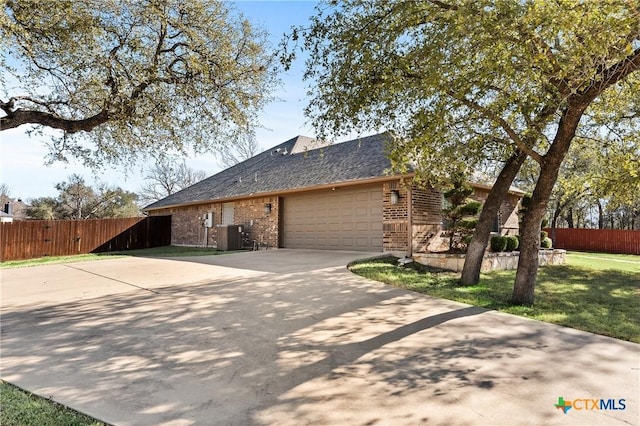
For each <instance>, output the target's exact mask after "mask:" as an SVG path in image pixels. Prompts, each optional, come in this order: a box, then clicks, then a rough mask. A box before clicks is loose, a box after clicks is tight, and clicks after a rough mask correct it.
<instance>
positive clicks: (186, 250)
mask: <svg viewBox="0 0 640 426" xmlns="http://www.w3.org/2000/svg"><path fill="white" fill-rule="evenodd" d="M224 253H231V252H229V251H218V250H216V249H214V248H208V247H179V246H163V247H153V248H148V249H140V250H127V251H117V252H110V253H89V254H78V255H75V256H48V257H39V258H36V259H26V260H10V261H8V262H2V263H0V269H5V268H21V267H25V266H38V265H44V264H52V263H71V262H82V261H85V260H103V259H113V258H116V257H127V256H143V257H144V256H146V257H181V256H211V255H218V254H224Z"/></svg>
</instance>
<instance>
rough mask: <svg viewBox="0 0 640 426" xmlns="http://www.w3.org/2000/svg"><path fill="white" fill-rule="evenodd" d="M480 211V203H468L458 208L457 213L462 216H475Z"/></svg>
mask: <svg viewBox="0 0 640 426" xmlns="http://www.w3.org/2000/svg"><path fill="white" fill-rule="evenodd" d="M481 209H482V203H480V202H478V201H469V202H468V203H467V204H464V205H462V206H460V207H459V208H458V212H459V213H460V215H462V216H476V215H477V214H478V213H480V210H481Z"/></svg>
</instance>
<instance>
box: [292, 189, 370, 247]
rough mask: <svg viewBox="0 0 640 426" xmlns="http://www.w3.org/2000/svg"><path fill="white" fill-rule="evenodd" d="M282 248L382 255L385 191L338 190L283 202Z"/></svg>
mask: <svg viewBox="0 0 640 426" xmlns="http://www.w3.org/2000/svg"><path fill="white" fill-rule="evenodd" d="M282 210H283V214H282V222H283V226H282V229H283V240H282V242H283V246H284V247H286V248H308V249H325V250H358V251H382V188H381V187H380V186H379V185H376V186H366V187H359V188H336V189H335V190H333V191H332V190H326V191H314V192H308V193H304V194H298V195H292V196H288V197H285V198H284V199H283V206H282Z"/></svg>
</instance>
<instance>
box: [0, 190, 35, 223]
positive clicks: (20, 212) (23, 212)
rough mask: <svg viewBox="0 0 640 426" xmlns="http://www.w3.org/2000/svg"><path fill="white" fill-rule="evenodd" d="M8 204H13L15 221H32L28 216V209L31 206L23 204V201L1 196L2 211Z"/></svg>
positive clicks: (0, 207) (0, 208) (0, 205)
mask: <svg viewBox="0 0 640 426" xmlns="http://www.w3.org/2000/svg"><path fill="white" fill-rule="evenodd" d="M7 203H10V204H11V208H12V210H13V212H12V216H13V218H14V219H15V220H26V219H30V217H29V215H27V209H28V208H29V207H30V206H29V205H28V204H26V203H25V202H23V201H22V199H20V198H18V199H13V198H11V197H8V196H6V195H4V194H0V210H3V209H4V207H5V204H7ZM5 213H6V212H5Z"/></svg>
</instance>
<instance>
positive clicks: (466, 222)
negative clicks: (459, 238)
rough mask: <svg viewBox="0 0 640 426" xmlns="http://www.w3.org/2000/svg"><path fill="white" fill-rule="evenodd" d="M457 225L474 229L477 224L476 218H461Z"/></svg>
mask: <svg viewBox="0 0 640 426" xmlns="http://www.w3.org/2000/svg"><path fill="white" fill-rule="evenodd" d="M458 225H459V226H460V227H461V228H464V229H475V228H476V226H477V225H478V219H462V220H461V221H460V222H458Z"/></svg>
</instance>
